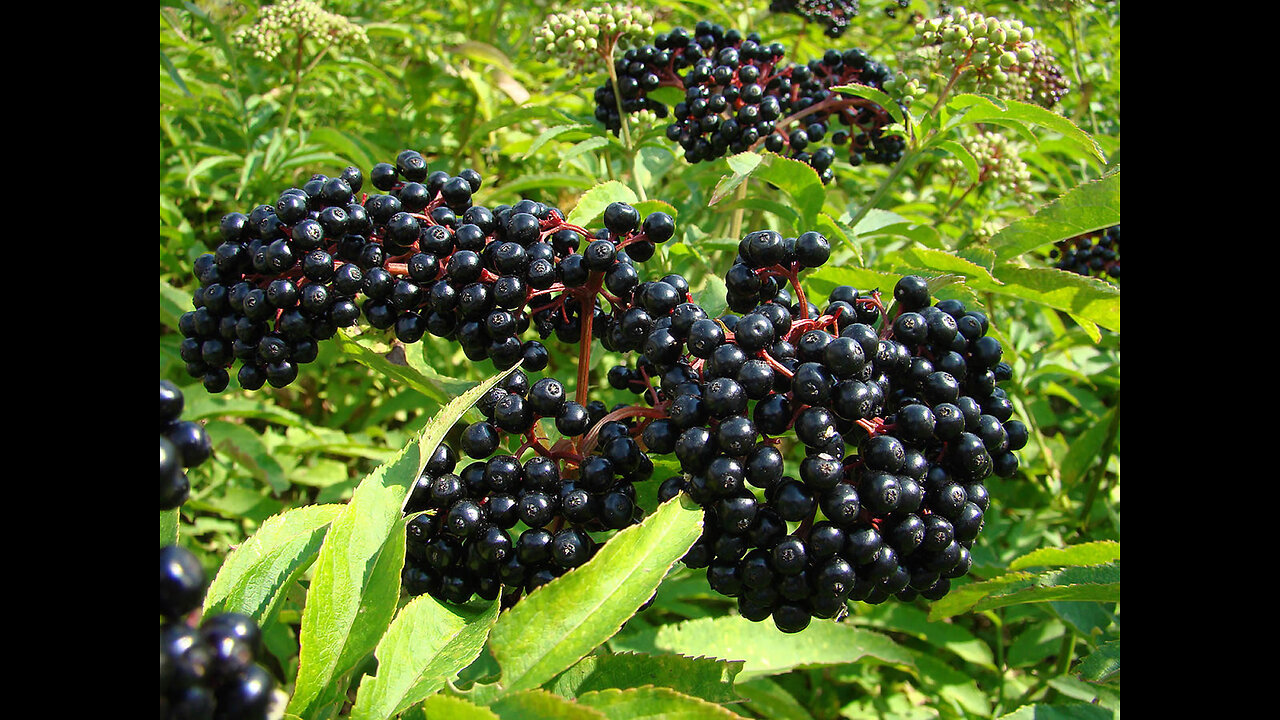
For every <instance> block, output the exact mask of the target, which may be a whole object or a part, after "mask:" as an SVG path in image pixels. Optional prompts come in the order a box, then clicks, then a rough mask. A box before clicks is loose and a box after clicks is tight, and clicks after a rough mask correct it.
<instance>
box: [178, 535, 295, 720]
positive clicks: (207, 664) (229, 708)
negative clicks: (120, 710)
mask: <svg viewBox="0 0 1280 720" xmlns="http://www.w3.org/2000/svg"><path fill="white" fill-rule="evenodd" d="M205 590H206V585H205V573H204V568H203V567H201V565H200V562H199V560H198V559H197V558H196V557H195V555H193V554H192V553H191V551H189V550H187V549H186V548H183V547H181V546H179V545H169V546H166V547H163V548H161V549H160V718H161V720H168V719H172V720H179V719H180V718H212V719H214V720H265V718H267V717H269V714H268V713H269V711H270V709H271V705H272V703H273V700H274V695H275V690H276V682H275V679H274V678H273V677H272V676H271V674H270V673H269V672H267V670H266V669H265V668H263V667H262V666H261V665H259V664H258V662H257V661H258V658H259V653H260V652H261V645H262V633H261V631H260V630H259V628H258V625H257V623H256V622H255V621H254V620H253V618H251V617H249V616H247V615H242V614H240V613H232V612H227V613H219V614H216V615H210V616H209V617H206V618H205V619H204V620H203V621H202V622H200V623H199V625H193V624H191V623H189V622H188V621H187V619H186V618H187V616H188V615H190V614H191V613H192V612H193V611H195V610H196V609H198V608H199V607H200V605H201V604H202V603H203V602H204V595H205Z"/></svg>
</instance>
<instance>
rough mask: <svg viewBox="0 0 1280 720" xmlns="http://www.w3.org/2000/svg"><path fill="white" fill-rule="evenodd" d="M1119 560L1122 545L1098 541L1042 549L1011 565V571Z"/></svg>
mask: <svg viewBox="0 0 1280 720" xmlns="http://www.w3.org/2000/svg"><path fill="white" fill-rule="evenodd" d="M1119 559H1120V543H1118V542H1116V541H1115V540H1098V541H1095V542H1087V543H1080V544H1079V545H1071V546H1069V547H1064V548H1040V549H1037V550H1034V551H1032V552H1030V553H1027V554H1026V555H1023V556H1022V557H1020V558H1018V559H1017V560H1014V561H1013V562H1011V563H1009V569H1010V570H1023V569H1026V568H1029V567H1063V566H1083V565H1104V564H1106V563H1110V562H1116V561H1117V560H1119Z"/></svg>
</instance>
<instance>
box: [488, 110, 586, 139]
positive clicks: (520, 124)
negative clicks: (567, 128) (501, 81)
mask: <svg viewBox="0 0 1280 720" xmlns="http://www.w3.org/2000/svg"><path fill="white" fill-rule="evenodd" d="M539 119H542V120H550V121H552V122H558V123H565V122H572V121H573V118H572V117H570V116H569V115H568V114H566V113H565V112H564V111H562V110H556V109H555V108H552V107H548V106H545V105H533V106H529V107H522V108H517V109H515V110H512V111H511V112H508V113H503V114H502V115H499V116H497V117H495V118H494V119H492V120H490V121H488V122H486V123H482V124H481V125H480V127H478V128H476V130H475V132H474V133H473V134H472V137H477V138H482V137H484V136H485V135H488V134H489V133H491V132H493V131H495V130H500V129H502V128H507V127H513V128H521V129H524V128H527V127H528V125H529V122H528V121H530V120H539Z"/></svg>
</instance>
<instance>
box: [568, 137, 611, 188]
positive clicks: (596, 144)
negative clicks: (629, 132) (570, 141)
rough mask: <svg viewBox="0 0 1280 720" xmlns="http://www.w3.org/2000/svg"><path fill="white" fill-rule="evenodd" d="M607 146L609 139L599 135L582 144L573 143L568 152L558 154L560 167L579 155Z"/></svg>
mask: <svg viewBox="0 0 1280 720" xmlns="http://www.w3.org/2000/svg"><path fill="white" fill-rule="evenodd" d="M608 144H609V138H607V137H603V136H600V135H597V136H595V137H589V138H587V139H586V140H583V141H582V142H579V143H575V144H574V145H573V147H571V148H569V149H568V150H565V151H564V152H563V153H561V154H560V167H564V165H565V163H567V162H569V161H570V160H572V159H573V158H576V157H578V156H579V155H583V154H585V153H589V152H592V151H594V150H598V149H600V148H602V147H604V146H606V145H608ZM610 182H615V181H610Z"/></svg>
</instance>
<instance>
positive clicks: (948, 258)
mask: <svg viewBox="0 0 1280 720" xmlns="http://www.w3.org/2000/svg"><path fill="white" fill-rule="evenodd" d="M893 257H894V258H895V259H900V260H901V261H902V262H903V263H905V264H907V265H908V266H909V267H911V268H912V269H913V270H916V269H918V270H931V271H934V272H940V273H945V274H948V275H959V276H961V277H963V278H964V279H965V283H966V284H968V285H970V286H972V287H973V288H974V289H975V290H982V291H985V290H993V289H995V288H996V287H997V286H998V285H1000V281H999V280H997V279H996V278H995V277H993V276H992V275H991V273H990V272H989V271H988V270H987V269H986V268H985V267H982V266H981V265H978V264H975V263H973V262H971V261H969V260H966V259H965V258H962V257H960V256H958V255H956V254H955V253H952V252H948V251H946V250H933V249H930V248H922V247H908V248H903V249H902V250H900V251H899V252H897V253H894V254H893ZM917 274H922V275H923V274H928V273H917Z"/></svg>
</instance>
